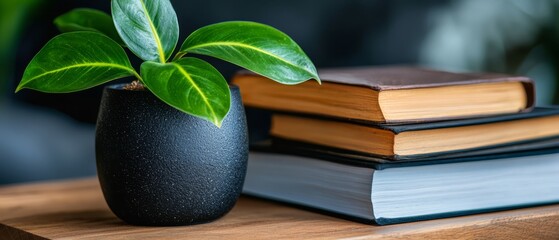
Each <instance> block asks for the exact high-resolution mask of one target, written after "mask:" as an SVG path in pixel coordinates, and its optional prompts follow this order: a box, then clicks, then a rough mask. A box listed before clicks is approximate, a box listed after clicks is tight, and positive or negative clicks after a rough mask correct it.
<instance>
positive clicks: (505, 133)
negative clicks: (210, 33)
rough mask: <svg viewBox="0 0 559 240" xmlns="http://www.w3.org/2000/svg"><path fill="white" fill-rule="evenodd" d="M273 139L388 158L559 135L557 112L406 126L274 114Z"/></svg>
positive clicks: (545, 110) (538, 110)
mask: <svg viewBox="0 0 559 240" xmlns="http://www.w3.org/2000/svg"><path fill="white" fill-rule="evenodd" d="M270 135H271V136H273V137H277V138H281V139H287V140H290V141H296V142H302V143H310V144H314V145H320V146H325V147H332V148H339V149H345V150H351V151H356V152H361V153H366V154H373V155H378V156H381V157H384V158H390V159H406V158H417V157H418V156H430V157H432V156H437V155H442V154H446V153H449V152H460V151H470V150H474V149H483V148H493V147H496V146H501V145H510V144H517V143H521V142H528V141H533V140H537V139H544V138H552V137H557V136H559V108H535V109H534V111H531V112H526V113H518V114H509V115H500V116H493V117H485V118H475V119H462V120H452V121H440V122H429V123H414V124H404V125H390V124H369V123H366V122H355V121H354V122H349V121H338V120H332V119H326V118H318V117H303V116H297V115H288V114H278V113H274V114H273V115H272V125H271V129H270Z"/></svg>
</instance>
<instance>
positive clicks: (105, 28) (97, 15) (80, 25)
mask: <svg viewBox="0 0 559 240" xmlns="http://www.w3.org/2000/svg"><path fill="white" fill-rule="evenodd" d="M54 25H56V27H58V29H59V30H60V31H61V32H75V31H96V32H100V33H103V34H105V35H107V36H108V37H110V38H112V39H113V40H115V41H116V42H117V43H119V44H120V45H124V42H123V41H122V39H120V36H118V32H117V31H116V28H115V25H114V23H113V19H112V18H111V16H110V15H109V14H107V13H105V12H102V11H99V10H96V9H90V8H77V9H74V10H71V11H69V12H67V13H65V14H62V15H60V16H59V17H57V18H56V19H55V20H54Z"/></svg>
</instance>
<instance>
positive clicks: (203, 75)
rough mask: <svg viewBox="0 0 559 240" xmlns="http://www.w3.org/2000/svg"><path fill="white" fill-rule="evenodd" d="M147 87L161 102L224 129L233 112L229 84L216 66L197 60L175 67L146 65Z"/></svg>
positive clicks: (187, 59)
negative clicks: (231, 111) (228, 116)
mask: <svg viewBox="0 0 559 240" xmlns="http://www.w3.org/2000/svg"><path fill="white" fill-rule="evenodd" d="M141 68H142V71H141V73H142V77H143V83H144V85H146V87H147V88H148V89H149V90H150V91H151V92H153V94H155V96H157V97H158V98H159V99H161V100H162V101H164V102H166V103H167V104H169V105H171V106H173V107H175V108H177V109H179V110H181V111H183V112H185V113H188V114H191V115H194V116H197V117H200V118H203V119H205V120H207V121H210V122H212V123H213V124H215V125H216V126H218V127H220V126H221V122H222V121H223V118H225V115H226V114H227V112H228V111H229V105H230V101H231V98H230V95H231V94H230V92H229V85H228V84H227V81H225V79H224V78H223V76H222V75H221V73H219V71H217V70H216V69H215V68H214V67H212V65H210V64H209V63H207V62H204V61H202V60H200V59H197V58H183V59H180V60H178V61H176V62H171V63H163V64H162V63H156V62H144V63H143V64H142V67H141Z"/></svg>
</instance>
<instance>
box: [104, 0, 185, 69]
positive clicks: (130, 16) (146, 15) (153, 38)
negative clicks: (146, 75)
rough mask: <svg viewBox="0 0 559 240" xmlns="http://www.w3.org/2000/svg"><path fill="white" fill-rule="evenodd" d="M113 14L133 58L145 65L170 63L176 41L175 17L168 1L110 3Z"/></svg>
mask: <svg viewBox="0 0 559 240" xmlns="http://www.w3.org/2000/svg"><path fill="white" fill-rule="evenodd" d="M112 14H113V20H114V22H115V26H116V29H117V31H118V33H119V34H120V37H122V40H124V42H125V43H126V45H127V46H128V48H129V49H130V50H131V51H132V52H133V53H134V54H136V55H137V56H138V57H140V58H141V59H143V60H145V61H156V62H161V63H164V62H166V61H167V59H169V57H170V56H171V54H172V53H173V50H175V47H176V45H177V41H178V39H179V23H178V21H177V14H176V13H175V10H174V9H173V6H172V5H171V2H169V0H112Z"/></svg>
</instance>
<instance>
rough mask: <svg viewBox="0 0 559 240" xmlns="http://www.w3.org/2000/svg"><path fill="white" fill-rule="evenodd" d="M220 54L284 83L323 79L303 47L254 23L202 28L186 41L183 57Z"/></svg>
mask: <svg viewBox="0 0 559 240" xmlns="http://www.w3.org/2000/svg"><path fill="white" fill-rule="evenodd" d="M187 53H196V54H202V55H208V56H212V57H216V58H219V59H222V60H225V61H228V62H231V63H233V64H236V65H239V66H241V67H243V68H246V69H248V70H251V71H253V72H255V73H258V74H260V75H263V76H266V77H268V78H271V79H273V80H275V81H278V82H280V83H283V84H297V83H301V82H304V81H306V80H308V79H316V80H317V81H318V82H320V79H319V77H318V74H317V72H316V68H315V67H314V65H313V64H312V62H311V60H310V59H309V58H308V57H307V55H306V54H305V53H304V52H303V50H302V49H301V48H300V47H299V45H297V43H295V42H294V41H293V40H292V39H291V38H290V37H289V36H287V35H286V34H284V33H282V32H280V31H279V30H277V29H275V28H273V27H270V26H267V25H264V24H260V23H254V22H223V23H217V24H213V25H209V26H206V27H203V28H200V29H198V30H196V31H195V32H193V33H192V34H191V35H190V36H189V37H188V38H187V39H186V40H185V42H184V43H183V45H182V47H181V49H180V52H179V56H181V55H184V54H187Z"/></svg>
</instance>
